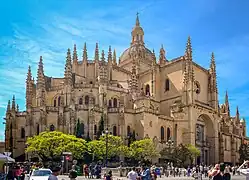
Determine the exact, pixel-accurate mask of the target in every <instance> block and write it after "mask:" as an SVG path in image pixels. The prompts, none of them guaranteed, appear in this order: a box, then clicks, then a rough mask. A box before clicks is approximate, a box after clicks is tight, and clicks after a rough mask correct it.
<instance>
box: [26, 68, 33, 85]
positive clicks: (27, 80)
mask: <svg viewBox="0 0 249 180" xmlns="http://www.w3.org/2000/svg"><path fill="white" fill-rule="evenodd" d="M30 81H32V73H31V67H30V66H29V67H28V73H27V79H26V83H27V82H30Z"/></svg>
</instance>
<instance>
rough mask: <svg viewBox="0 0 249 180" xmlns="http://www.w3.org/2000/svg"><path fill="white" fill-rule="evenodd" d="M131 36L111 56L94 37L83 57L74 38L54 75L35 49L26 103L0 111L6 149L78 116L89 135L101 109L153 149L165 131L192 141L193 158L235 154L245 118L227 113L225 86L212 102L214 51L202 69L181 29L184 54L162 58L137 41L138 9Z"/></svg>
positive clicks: (121, 132) (122, 131)
mask: <svg viewBox="0 0 249 180" xmlns="http://www.w3.org/2000/svg"><path fill="white" fill-rule="evenodd" d="M131 36H132V37H131V44H130V47H129V48H128V49H126V50H125V51H124V52H123V53H122V55H121V56H120V58H119V60H118V62H117V57H116V52H115V50H113V52H112V50H111V47H109V50H108V52H107V53H106V54H105V52H104V51H103V50H102V51H101V52H99V49H98V44H96V49H95V57H94V59H93V60H89V59H88V56H87V47H86V44H85V45H84V50H83V56H82V57H83V58H82V60H81V61H79V59H78V54H77V50H76V45H75V46H74V49H73V52H72V53H71V51H70V49H68V52H67V58H66V63H65V73H64V77H62V78H52V77H48V76H46V75H45V74H44V70H43V59H42V57H40V61H39V65H38V73H37V80H36V82H35V80H34V79H33V78H32V75H31V69H30V67H29V69H28V74H27V79H26V111H24V112H20V111H19V110H18V107H17V106H16V104H15V97H13V100H12V105H11V103H10V101H9V103H8V107H7V112H6V140H5V142H6V147H7V148H8V149H9V150H11V151H13V155H14V157H17V156H20V155H21V154H23V153H24V148H25V140H26V138H27V137H30V136H34V135H36V134H39V133H40V132H42V131H45V130H59V131H62V132H65V133H70V134H74V133H75V126H76V122H77V121H78V119H79V121H80V123H81V134H82V136H83V137H87V136H89V137H90V138H91V139H94V138H96V132H97V130H98V124H99V121H100V119H101V116H103V118H104V122H105V128H108V130H109V131H110V132H111V133H112V134H113V135H118V136H121V137H122V138H123V139H124V142H125V143H127V140H126V139H127V136H128V135H129V134H130V133H135V135H136V139H142V138H144V137H146V136H147V137H150V138H152V139H153V140H154V142H155V144H156V145H157V147H158V148H159V149H161V148H163V147H165V146H166V142H167V141H168V140H169V139H173V140H174V144H175V145H177V144H180V143H184V144H189V143H191V144H194V145H196V146H197V147H198V148H200V150H201V152H202V155H201V157H199V158H197V161H198V162H204V163H207V164H209V163H215V162H218V161H225V162H232V163H236V162H238V156H239V155H238V149H239V146H240V144H241V143H242V142H244V138H245V136H246V125H245V120H244V119H242V120H240V116H239V111H238V109H237V113H236V117H231V115H230V109H229V102H228V95H227V94H226V101H225V103H224V104H222V105H219V100H218V89H217V76H216V65H215V58H214V54H213V53H212V55H211V62H210V68H209V69H205V68H203V67H201V66H200V65H198V64H197V63H196V62H194V61H193V59H192V46H191V39H190V37H189V38H188V40H187V46H186V50H185V53H183V54H184V55H182V56H180V57H177V58H175V59H172V60H169V59H167V58H166V51H165V50H164V48H163V46H162V47H161V49H160V54H159V58H158V59H157V58H156V56H155V53H154V51H151V50H149V49H148V48H147V47H146V46H145V44H144V31H143V29H142V27H141V26H140V22H139V19H138V17H137V19H136V24H135V26H134V28H133V29H132V33H131ZM12 149H13V150H12Z"/></svg>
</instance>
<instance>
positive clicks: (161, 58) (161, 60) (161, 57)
mask: <svg viewBox="0 0 249 180" xmlns="http://www.w3.org/2000/svg"><path fill="white" fill-rule="evenodd" d="M165 54H166V52H165V50H164V48H163V45H162V46H161V48H160V55H159V64H160V65H163V64H165V62H166V61H167V60H166V57H165Z"/></svg>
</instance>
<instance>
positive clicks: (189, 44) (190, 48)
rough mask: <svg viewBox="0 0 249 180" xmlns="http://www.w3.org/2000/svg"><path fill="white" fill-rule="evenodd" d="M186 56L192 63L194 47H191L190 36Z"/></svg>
mask: <svg viewBox="0 0 249 180" xmlns="http://www.w3.org/2000/svg"><path fill="white" fill-rule="evenodd" d="M185 55H186V57H187V59H188V60H190V61H191V60H192V45H191V37H190V36H188V40H187V45H186V50H185Z"/></svg>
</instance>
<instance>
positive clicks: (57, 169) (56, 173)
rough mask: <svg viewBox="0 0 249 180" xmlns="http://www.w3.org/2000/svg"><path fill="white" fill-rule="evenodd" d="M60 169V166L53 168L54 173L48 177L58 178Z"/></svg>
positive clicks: (49, 178) (50, 179) (54, 179)
mask: <svg viewBox="0 0 249 180" xmlns="http://www.w3.org/2000/svg"><path fill="white" fill-rule="evenodd" d="M60 171H61V168H60V167H54V168H52V174H51V175H50V176H49V177H48V180H58V177H57V176H59V174H60Z"/></svg>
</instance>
